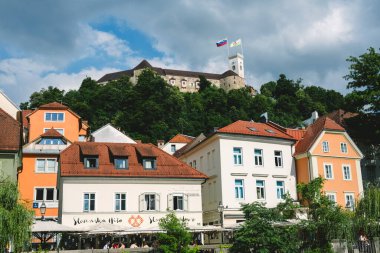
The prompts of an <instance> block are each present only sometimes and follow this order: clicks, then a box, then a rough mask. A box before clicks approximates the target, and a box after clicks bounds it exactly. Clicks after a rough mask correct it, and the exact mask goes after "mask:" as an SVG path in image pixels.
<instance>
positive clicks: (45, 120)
mask: <svg viewBox="0 0 380 253" xmlns="http://www.w3.org/2000/svg"><path fill="white" fill-rule="evenodd" d="M49 113H50V114H51V115H53V114H57V120H47V119H46V115H47V114H49ZM58 114H63V120H58ZM51 118H52V116H51ZM44 122H65V113H64V112H45V114H44Z"/></svg>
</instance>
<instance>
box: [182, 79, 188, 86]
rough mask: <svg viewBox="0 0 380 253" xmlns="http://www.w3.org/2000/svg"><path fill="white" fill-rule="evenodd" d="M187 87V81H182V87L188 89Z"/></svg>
mask: <svg viewBox="0 0 380 253" xmlns="http://www.w3.org/2000/svg"><path fill="white" fill-rule="evenodd" d="M186 85H187V82H186V80H182V81H181V86H182V88H186Z"/></svg>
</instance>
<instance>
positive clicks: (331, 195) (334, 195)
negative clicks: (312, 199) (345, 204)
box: [326, 192, 337, 203]
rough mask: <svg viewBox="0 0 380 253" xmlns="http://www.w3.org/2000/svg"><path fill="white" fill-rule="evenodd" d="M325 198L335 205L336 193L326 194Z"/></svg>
mask: <svg viewBox="0 0 380 253" xmlns="http://www.w3.org/2000/svg"><path fill="white" fill-rule="evenodd" d="M326 197H327V198H328V199H329V200H331V201H332V202H334V203H337V202H336V192H326ZM330 197H333V200H332V198H330Z"/></svg>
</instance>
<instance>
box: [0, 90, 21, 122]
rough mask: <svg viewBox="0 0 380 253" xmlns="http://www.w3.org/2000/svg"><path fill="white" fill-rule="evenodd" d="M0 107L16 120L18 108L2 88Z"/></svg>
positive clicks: (0, 91)
mask: <svg viewBox="0 0 380 253" xmlns="http://www.w3.org/2000/svg"><path fill="white" fill-rule="evenodd" d="M0 108H1V109H3V110H4V111H5V112H7V113H8V114H9V115H11V116H12V118H14V119H15V120H18V112H19V111H20V108H19V107H18V106H17V105H16V104H15V103H14V102H13V101H12V100H11V99H10V98H9V97H8V96H7V95H5V93H4V92H3V91H2V90H0Z"/></svg>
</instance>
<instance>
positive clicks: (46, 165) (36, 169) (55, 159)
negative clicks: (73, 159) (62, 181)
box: [34, 158, 58, 174]
mask: <svg viewBox="0 0 380 253" xmlns="http://www.w3.org/2000/svg"><path fill="white" fill-rule="evenodd" d="M38 160H40V161H41V160H43V161H44V171H39V170H38ZM48 160H50V161H52V160H54V171H48V168H49V167H48ZM57 165H58V163H57V158H36V160H35V168H34V172H35V173H43V174H49V173H50V174H55V173H57V168H58V166H57Z"/></svg>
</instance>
